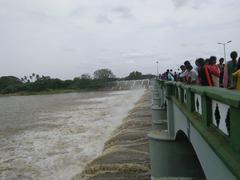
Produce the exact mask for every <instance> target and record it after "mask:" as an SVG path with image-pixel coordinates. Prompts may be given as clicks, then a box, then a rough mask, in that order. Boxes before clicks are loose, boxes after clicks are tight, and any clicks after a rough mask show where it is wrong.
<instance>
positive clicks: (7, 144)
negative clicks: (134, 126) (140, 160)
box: [0, 89, 144, 180]
mask: <svg viewBox="0 0 240 180" xmlns="http://www.w3.org/2000/svg"><path fill="white" fill-rule="evenodd" d="M143 93H144V90H143V89H138V90H130V91H106V92H83V93H67V94H56V95H38V96H12V97H1V98H0V179H1V180H13V179H17V180H23V179H24V180H27V179H37V180H38V179H39V180H40V179H41V180H49V179H51V180H68V179H71V177H73V176H74V175H75V174H77V173H79V172H81V170H82V169H83V168H84V166H85V165H86V164H87V163H88V162H90V161H91V160H93V159H94V158H95V157H97V156H98V155H99V154H101V152H102V148H103V145H104V142H105V141H106V140H107V139H108V138H109V137H110V136H111V132H112V131H113V130H114V129H115V128H116V127H117V126H118V125H120V124H121V121H122V119H123V118H124V117H125V116H127V113H128V111H129V110H130V109H132V108H133V107H134V103H135V102H136V101H137V100H138V99H139V98H140V97H141V96H142V95H143Z"/></svg>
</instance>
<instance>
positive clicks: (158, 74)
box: [156, 61, 159, 78]
mask: <svg viewBox="0 0 240 180" xmlns="http://www.w3.org/2000/svg"><path fill="white" fill-rule="evenodd" d="M156 63H157V78H158V76H159V74H158V61H156Z"/></svg>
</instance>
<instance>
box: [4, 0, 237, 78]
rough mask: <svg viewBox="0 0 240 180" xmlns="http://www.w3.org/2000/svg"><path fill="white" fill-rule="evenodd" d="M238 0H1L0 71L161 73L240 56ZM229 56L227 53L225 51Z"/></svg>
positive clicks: (19, 73) (62, 75) (59, 74)
mask: <svg viewBox="0 0 240 180" xmlns="http://www.w3.org/2000/svg"><path fill="white" fill-rule="evenodd" d="M239 9H240V1H239V0H201V1H200V0H21V1H19V0H0V63H1V64H0V76H3V75H14V76H18V77H22V76H24V75H29V74H31V73H32V72H35V73H38V74H41V75H42V74H44V75H50V76H51V77H58V78H62V79H68V78H73V77H76V76H80V75H81V74H83V73H90V74H92V73H93V72H94V71H95V70H97V69H100V68H110V69H111V70H112V71H113V73H114V74H116V75H117V76H118V77H123V76H127V75H128V74H129V72H131V71H133V70H138V71H141V72H143V73H156V61H157V60H158V61H159V69H160V71H164V69H165V68H174V69H175V68H177V67H178V65H180V64H181V63H182V62H183V61H184V60H193V62H194V59H196V58H197V57H204V58H205V57H208V56H210V55H216V56H217V57H221V56H222V55H223V47H222V46H221V45H218V44H217V43H218V42H226V41H228V40H232V41H233V42H232V43H231V44H228V46H227V51H228V54H229V51H230V50H236V51H239V53H240V11H239ZM228 57H229V56H228Z"/></svg>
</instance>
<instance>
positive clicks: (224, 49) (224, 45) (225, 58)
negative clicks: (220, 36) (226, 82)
mask: <svg viewBox="0 0 240 180" xmlns="http://www.w3.org/2000/svg"><path fill="white" fill-rule="evenodd" d="M231 42H232V41H228V42H225V43H221V42H219V43H218V44H221V45H223V51H224V61H225V64H226V63H227V57H226V44H228V43H231Z"/></svg>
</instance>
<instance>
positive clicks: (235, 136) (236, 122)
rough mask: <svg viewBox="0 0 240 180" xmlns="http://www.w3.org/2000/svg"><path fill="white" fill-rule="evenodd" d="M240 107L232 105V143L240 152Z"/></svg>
mask: <svg viewBox="0 0 240 180" xmlns="http://www.w3.org/2000/svg"><path fill="white" fill-rule="evenodd" d="M239 116H240V109H239V108H236V107H230V145H231V147H232V148H233V149H234V150H235V151H237V152H240V140H239V137H240V129H239V127H240V117H239Z"/></svg>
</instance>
